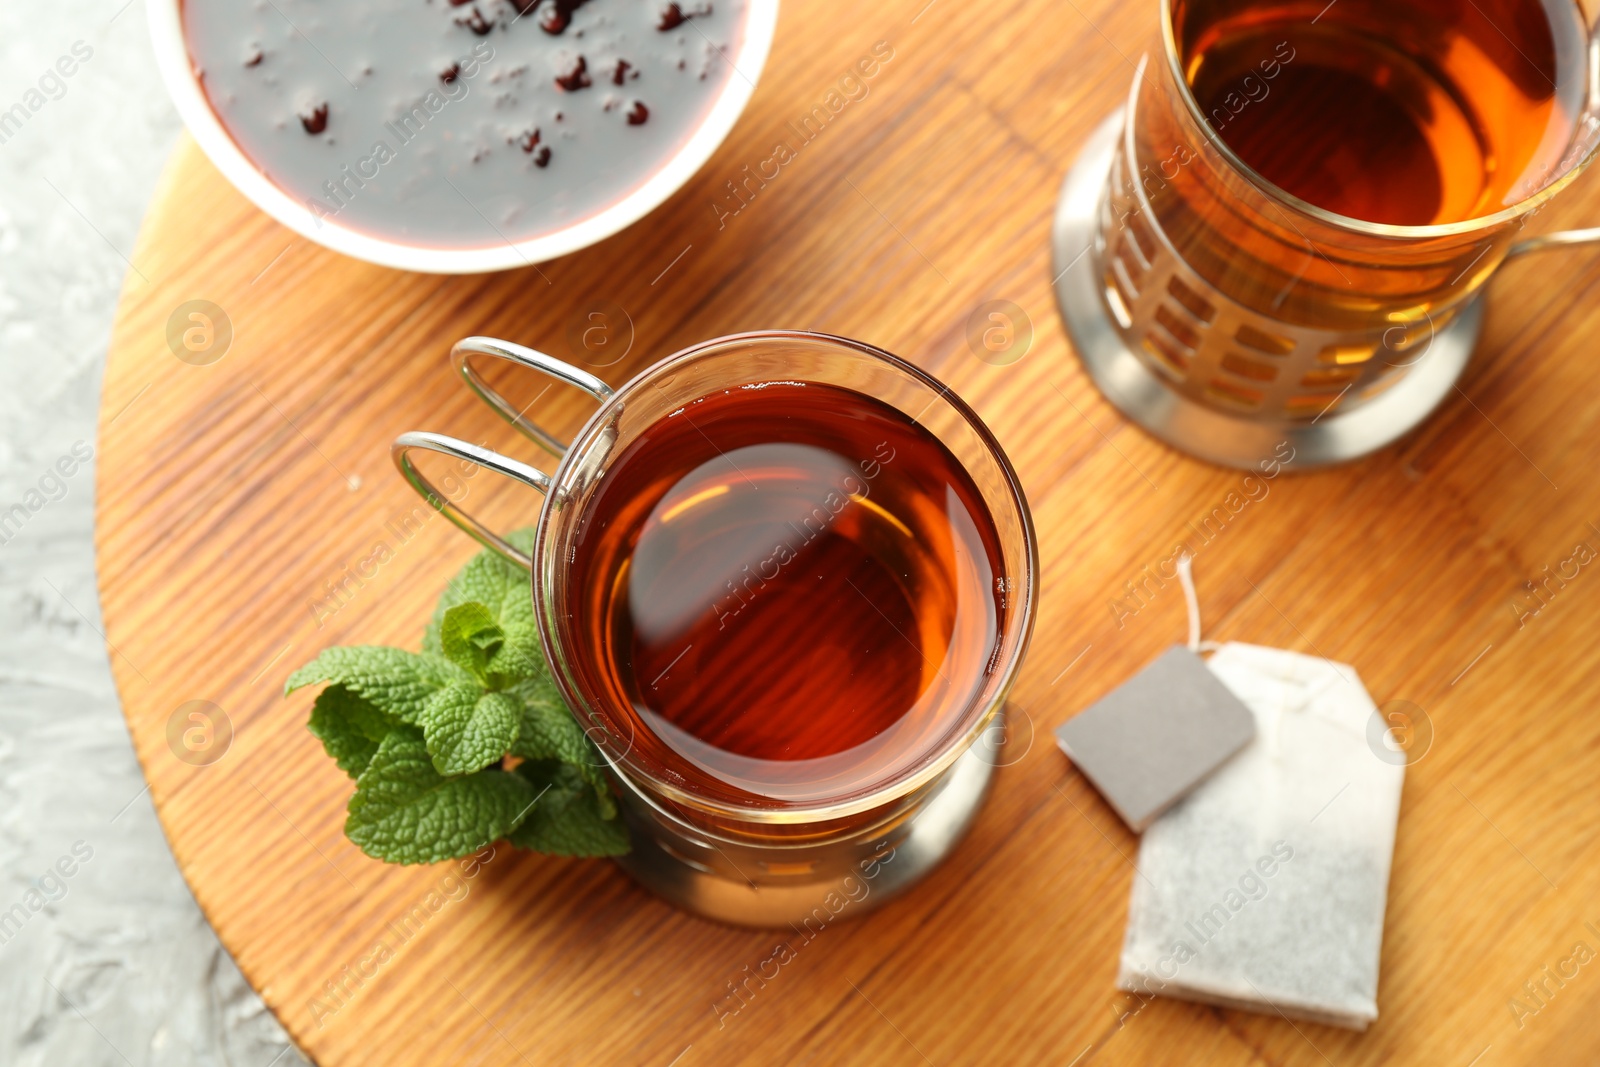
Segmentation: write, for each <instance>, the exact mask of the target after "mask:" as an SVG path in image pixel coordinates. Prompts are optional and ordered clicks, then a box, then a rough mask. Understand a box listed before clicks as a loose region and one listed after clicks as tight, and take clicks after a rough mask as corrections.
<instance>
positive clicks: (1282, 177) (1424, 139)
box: [1172, 0, 1588, 226]
mask: <svg viewBox="0 0 1600 1067" xmlns="http://www.w3.org/2000/svg"><path fill="white" fill-rule="evenodd" d="M1318 2H1319V3H1323V4H1325V5H1326V6H1325V7H1322V8H1321V9H1320V10H1318V9H1317V5H1316V4H1310V5H1308V4H1306V3H1299V2H1293V0H1284V2H1281V3H1267V4H1251V5H1248V6H1246V5H1241V4H1238V3H1229V2H1227V0H1177V2H1176V3H1174V5H1173V10H1172V19H1173V27H1174V30H1175V32H1176V33H1177V35H1178V51H1179V56H1180V58H1181V62H1182V66H1183V73H1184V77H1185V80H1186V81H1187V82H1188V85H1189V87H1190V89H1191V91H1192V92H1193V93H1194V97H1195V100H1196V102H1197V103H1198V104H1199V106H1200V110H1201V112H1202V113H1204V114H1205V115H1206V117H1207V120H1208V122H1209V123H1210V125H1211V127H1212V129H1213V130H1215V131H1216V132H1217V133H1218V134H1219V135H1220V136H1221V138H1222V141H1223V143H1225V144H1226V145H1227V146H1228V147H1229V148H1231V149H1232V150H1233V151H1234V152H1235V153H1236V154H1237V155H1238V156H1239V158H1240V159H1241V160H1243V161H1244V162H1245V164H1247V165H1248V166H1249V167H1250V168H1252V169H1253V170H1254V171H1255V172H1256V173H1257V174H1259V175H1260V176H1261V177H1263V178H1265V179H1266V180H1267V181H1269V182H1272V183H1273V184H1274V185H1277V186H1278V187H1279V188H1281V189H1283V190H1284V191H1286V192H1288V193H1290V194H1292V195H1293V196H1295V197H1298V198H1299V199H1301V200H1304V201H1306V202H1308V203H1311V204H1314V205H1316V206H1317V207H1320V208H1324V209H1326V210H1328V211H1331V212H1334V213H1335V214H1338V215H1344V216H1347V217H1349V218H1353V219H1361V220H1364V221H1366V222H1377V223H1387V224H1391V225H1396V226H1428V225H1435V224H1440V223H1452V222H1461V221H1463V220H1466V219H1472V218H1478V217H1481V216H1484V215H1490V214H1493V213H1494V212H1496V211H1500V210H1501V209H1503V208H1505V207H1506V206H1508V205H1510V204H1514V203H1516V202H1517V201H1519V200H1522V199H1524V198H1525V197H1526V196H1528V195H1529V194H1530V193H1531V192H1533V191H1535V190H1537V189H1538V188H1539V187H1541V186H1542V185H1543V184H1544V183H1545V182H1547V181H1548V180H1549V179H1550V178H1552V177H1554V176H1555V175H1556V174H1557V173H1559V171H1560V162H1561V160H1562V158H1563V156H1564V155H1565V154H1566V152H1567V150H1568V148H1569V147H1570V145H1571V143H1572V139H1573V133H1574V131H1575V129H1576V126H1577V121H1578V116H1579V112H1580V111H1581V109H1582V107H1583V104H1584V96H1585V92H1586V90H1587V78H1586V70H1587V50H1588V37H1587V33H1586V31H1585V26H1584V20H1583V15H1582V12H1581V11H1580V10H1579V9H1578V7H1577V5H1576V4H1575V3H1574V2H1572V0H1383V2H1381V3H1378V2H1373V0H1335V2H1333V3H1326V0H1318ZM1269 73H1270V74H1271V77H1268V74H1269Z"/></svg>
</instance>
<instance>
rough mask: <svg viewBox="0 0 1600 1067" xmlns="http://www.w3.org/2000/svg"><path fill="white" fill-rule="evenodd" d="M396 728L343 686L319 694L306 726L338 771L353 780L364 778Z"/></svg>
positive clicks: (379, 712)
mask: <svg viewBox="0 0 1600 1067" xmlns="http://www.w3.org/2000/svg"><path fill="white" fill-rule="evenodd" d="M394 726H395V720H394V719H391V718H390V717H389V716H387V715H385V714H384V713H383V712H381V711H379V710H378V709H377V708H376V707H374V706H373V705H372V704H371V703H369V702H368V701H366V700H363V699H362V698H361V697H359V696H357V695H356V694H354V693H352V692H350V690H348V689H346V688H345V687H344V686H342V685H330V686H328V687H327V688H326V689H324V690H323V691H322V692H320V693H318V694H317V702H316V703H315V704H313V705H312V706H311V721H310V722H308V723H307V724H306V728H307V729H308V730H310V731H311V733H312V734H313V735H314V736H316V737H317V738H318V739H319V740H321V741H322V747H323V748H324V749H325V750H327V753H328V755H330V756H332V757H333V760H334V762H335V763H337V764H338V765H339V769H340V770H342V771H344V773H346V774H348V775H349V776H350V777H352V778H359V777H361V772H362V771H364V770H366V769H367V764H368V763H370V762H372V757H373V755H374V754H376V753H377V751H378V743H379V742H380V741H382V740H383V739H384V738H385V737H388V736H389V731H390V730H392V729H394Z"/></svg>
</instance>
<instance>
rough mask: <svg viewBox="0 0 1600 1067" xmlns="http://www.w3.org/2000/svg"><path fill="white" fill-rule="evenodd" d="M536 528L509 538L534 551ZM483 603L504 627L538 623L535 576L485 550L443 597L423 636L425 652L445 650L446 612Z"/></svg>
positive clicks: (447, 587)
mask: <svg viewBox="0 0 1600 1067" xmlns="http://www.w3.org/2000/svg"><path fill="white" fill-rule="evenodd" d="M534 537H535V531H533V530H515V531H513V532H511V533H509V534H507V535H506V540H507V541H509V542H511V544H512V545H514V546H516V547H517V548H519V549H521V550H522V551H524V552H527V553H530V554H531V553H532V552H533V541H534ZM474 602H476V603H479V604H482V605H483V606H484V607H486V608H488V609H489V614H490V615H491V616H493V618H494V621H495V622H497V623H499V624H500V626H501V627H502V628H509V627H511V626H514V625H520V624H526V625H528V626H530V627H531V626H533V625H534V618H533V587H532V578H531V576H530V575H529V574H528V572H527V571H525V570H523V569H522V568H521V567H518V566H517V565H516V564H514V563H512V562H510V561H509V560H505V559H502V558H501V557H500V555H499V554H498V553H495V552H492V551H490V550H489V549H484V550H483V551H482V552H479V553H478V554H477V555H476V556H474V557H472V560H471V561H470V562H469V563H468V564H467V565H466V566H465V567H463V568H462V569H461V571H460V573H458V574H457V575H456V576H455V577H454V578H452V579H450V584H449V585H447V586H445V590H444V594H443V595H442V596H440V597H439V606H438V607H437V608H435V609H434V612H433V621H431V622H430V623H428V628H427V631H426V632H425V633H424V634H423V637H422V649H423V651H424V652H438V653H442V652H443V651H444V648H443V644H442V643H441V640H440V637H441V634H440V631H441V629H442V628H443V625H444V617H445V614H446V613H447V612H448V611H449V610H450V609H451V608H453V607H455V606H456V605H458V604H468V603H474Z"/></svg>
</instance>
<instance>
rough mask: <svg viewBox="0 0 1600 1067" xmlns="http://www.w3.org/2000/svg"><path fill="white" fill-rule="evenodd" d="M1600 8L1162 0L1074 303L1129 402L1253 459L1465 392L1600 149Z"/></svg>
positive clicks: (1100, 171) (1076, 238)
mask: <svg viewBox="0 0 1600 1067" xmlns="http://www.w3.org/2000/svg"><path fill="white" fill-rule="evenodd" d="M1594 22H1595V6H1594V5H1593V4H1592V3H1591V4H1588V5H1587V6H1580V5H1578V4H1577V3H1575V2H1573V0H1333V2H1331V3H1330V2H1327V0H1315V2H1312V3H1309V4H1306V3H1298V2H1291V0H1162V3H1161V27H1160V29H1161V36H1160V41H1159V44H1158V46H1157V47H1156V48H1154V49H1153V50H1152V51H1151V53H1150V54H1149V55H1148V56H1146V57H1145V58H1144V59H1143V60H1142V61H1141V62H1140V63H1139V65H1138V70H1137V73H1136V74H1135V76H1134V80H1133V87H1132V91H1131V92H1130V93H1129V97H1128V103H1127V106H1126V108H1125V109H1124V111H1123V112H1122V113H1120V114H1119V115H1117V116H1113V117H1112V118H1111V119H1110V120H1108V121H1107V123H1106V124H1105V125H1103V126H1102V127H1101V128H1100V130H1099V131H1098V132H1096V133H1095V134H1094V136H1093V137H1092V138H1091V140H1090V142H1089V144H1088V145H1087V146H1086V147H1085V149H1084V152H1083V154H1082V156H1081V157H1080V159H1079V161H1078V162H1077V163H1076V164H1075V165H1074V168H1073V170H1072V172H1071V173H1070V174H1069V175H1068V177H1067V180H1066V183H1065V185H1064V186H1063V189H1062V195H1061V201H1060V205H1059V208H1058V212H1057V217H1056V227H1055V233H1054V251H1055V260H1056V265H1055V268H1054V269H1055V271H1056V272H1057V275H1056V289H1057V296H1058V299H1059V301H1060V303H1061V308H1062V312H1063V317H1064V318H1065V320H1066V323H1067V326H1068V329H1069V331H1070V333H1071V335H1072V337H1073V341H1074V345H1075V347H1076V348H1077V350H1078V353H1079V355H1080V357H1081V358H1082V359H1083V361H1084V363H1085V365H1086V367H1087V369H1088V370H1089V372H1090V375H1091V376H1092V377H1093V378H1094V380H1095V382H1096V383H1097V384H1098V385H1099V387H1100V388H1101V390H1102V391H1103V392H1104V393H1105V394H1106V395H1107V397H1108V398H1109V399H1110V400H1111V401H1112V402H1113V403H1115V404H1116V405H1117V406H1118V407H1119V408H1120V409H1122V411H1123V412H1124V413H1125V414H1127V415H1128V416H1129V417H1131V418H1133V419H1134V420H1135V421H1136V422H1139V423H1140V424H1141V425H1143V426H1144V427H1145V428H1146V429H1148V430H1150V431H1151V432H1152V433H1154V434H1155V435H1156V436H1158V437H1161V438H1163V439H1164V440H1166V441H1168V442H1169V443H1171V444H1174V445H1176V446H1177V447H1179V448H1182V449H1184V450H1186V451H1189V452H1192V453H1194V454H1196V455H1199V456H1200V457H1202V458H1205V459H1209V460H1212V461H1214V462H1220V463H1226V464H1230V465H1234V466H1241V467H1251V466H1255V465H1256V464H1258V463H1260V462H1263V461H1268V462H1271V461H1274V460H1276V461H1282V462H1292V463H1293V464H1294V465H1299V466H1313V465H1317V464H1322V463H1329V462H1336V461H1340V460H1346V459H1350V458H1353V457H1355V456H1358V455H1362V454H1364V453H1366V452H1370V451H1372V450H1374V449H1376V448H1380V447H1382V446H1384V445H1386V444H1388V443H1390V442H1391V441H1393V440H1395V439H1396V438H1398V437H1399V436H1401V435H1402V434H1404V433H1405V432H1407V431H1408V430H1410V429H1412V428H1413V427H1415V426H1416V425H1417V424H1418V423H1419V422H1420V421H1422V420H1423V419H1424V418H1426V417H1427V415H1428V414H1429V413H1430V412H1431V411H1432V410H1433V409H1434V408H1435V407H1436V406H1437V405H1438V403H1439V402H1440V401H1441V400H1442V399H1443V398H1444V397H1445V396H1446V395H1448V393H1449V392H1450V391H1451V390H1452V388H1453V387H1454V385H1455V382H1456V380H1457V378H1458V377H1459V376H1460V374H1461V372H1462V370H1463V369H1464V367H1465V365H1466V363H1467V360H1468V357H1469V356H1470V355H1471V353H1472V350H1473V347H1474V344H1475V343H1476V340H1477V337H1478V333H1479V328H1480V323H1481V305H1480V303H1479V302H1477V299H1476V298H1477V297H1478V296H1479V295H1480V293H1481V291H1482V288H1483V286H1484V284H1485V282H1487V280H1488V279H1489V277H1490V276H1491V275H1492V274H1493V273H1494V272H1495V270H1496V269H1497V268H1498V267H1499V266H1500V264H1501V263H1503V262H1504V261H1505V260H1506V259H1508V258H1510V257H1513V256H1518V255H1522V254H1524V253H1527V252H1530V251H1534V250H1538V249H1544V248H1552V247H1558V246H1562V245H1571V244H1575V243H1581V242H1587V241H1594V240H1600V229H1592V230H1579V231H1571V232H1567V233H1562V234H1553V235H1547V236H1543V237H1536V238H1532V239H1522V240H1519V235H1520V234H1521V232H1522V230H1523V227H1524V226H1526V225H1527V223H1528V222H1529V221H1530V220H1531V219H1532V218H1533V217H1534V216H1535V215H1536V214H1537V213H1538V211H1539V209H1540V208H1542V207H1543V206H1544V205H1545V204H1547V203H1548V202H1549V201H1550V199H1551V198H1552V197H1554V196H1556V195H1557V194H1558V193H1559V192H1560V191H1561V190H1562V189H1564V188H1566V187H1567V186H1568V185H1569V184H1571V183H1572V181H1573V179H1574V178H1575V177H1576V176H1577V174H1578V172H1579V171H1580V170H1581V169H1582V168H1583V167H1584V166H1586V165H1587V164H1588V162H1589V161H1590V160H1591V159H1592V158H1593V155H1594V150H1595V147H1596V145H1597V143H1600V136H1597V134H1600V117H1597V116H1600V95H1597V94H1600V89H1597V88H1596V80H1595V79H1596V78H1597V76H1600V71H1597V69H1596V53H1595V45H1594V40H1593V36H1592V31H1593V28H1594Z"/></svg>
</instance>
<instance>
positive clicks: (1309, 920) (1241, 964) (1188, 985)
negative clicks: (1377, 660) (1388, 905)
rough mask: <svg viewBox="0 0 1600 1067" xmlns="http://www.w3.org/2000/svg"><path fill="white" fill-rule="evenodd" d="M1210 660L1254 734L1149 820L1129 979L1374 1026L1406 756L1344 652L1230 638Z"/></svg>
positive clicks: (1130, 937)
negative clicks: (1322, 655)
mask: <svg viewBox="0 0 1600 1067" xmlns="http://www.w3.org/2000/svg"><path fill="white" fill-rule="evenodd" d="M1206 667H1207V668H1208V669H1209V671H1210V672H1211V673H1212V674H1213V675H1214V676H1215V677H1216V678H1217V679H1218V680H1219V681H1221V682H1222V683H1223V684H1224V685H1226V686H1227V687H1228V689H1230V690H1231V691H1232V692H1233V693H1235V694H1236V695H1237V696H1238V697H1239V698H1240V699H1241V700H1242V701H1243V702H1244V704H1245V705H1246V706H1247V707H1248V708H1249V710H1250V713H1251V715H1252V716H1253V718H1254V721H1255V737H1254V739H1253V740H1251V741H1250V742H1249V743H1248V744H1247V745H1246V746H1245V747H1244V748H1243V749H1242V750H1241V751H1240V752H1239V753H1238V754H1237V755H1235V756H1234V757H1233V758H1232V759H1231V760H1229V761H1228V762H1227V763H1226V764H1224V765H1223V766H1222V767H1221V768H1220V769H1219V770H1218V771H1217V772H1216V773H1215V774H1214V775H1212V776H1211V777H1209V778H1207V779H1206V780H1205V781H1204V782H1202V783H1201V784H1200V785H1199V786H1197V787H1196V788H1195V789H1194V790H1193V791H1192V792H1191V793H1189V795H1188V796H1186V797H1185V798H1184V799H1182V800H1181V801H1179V802H1178V803H1177V804H1175V805H1174V806H1173V807H1172V808H1171V809H1170V810H1169V811H1168V812H1167V813H1166V814H1165V815H1163V816H1161V817H1160V818H1159V819H1157V820H1156V821H1155V822H1154V823H1152V824H1151V825H1150V827H1149V828H1148V829H1147V830H1146V831H1145V833H1144V836H1143V839H1142V840H1141V842H1140V846H1139V859H1138V874H1137V876H1136V877H1135V878H1134V880H1133V895H1132V899H1131V901H1130V903H1129V908H1128V928H1127V934H1126V936H1125V938H1124V943H1123V948H1122V964H1121V969H1120V971H1119V974H1118V977H1117V985H1118V986H1119V988H1122V989H1125V990H1128V991H1131V992H1134V993H1137V994H1140V995H1149V994H1155V993H1161V994H1165V995H1167V996H1174V997H1181V998H1184V999H1188V1000H1197V1001H1203V1002H1206V1003H1211V1004H1218V1005H1222V1006H1225V1007H1234V1008H1245V1009H1249V1010H1252V1011H1261V1012H1266V1013H1268V1014H1281V1015H1284V1016H1294V1017H1298V1018H1304V1019H1310V1020H1313V1021H1316V1022H1322V1023H1327V1024H1330V1025H1335V1026H1345V1027H1349V1028H1352V1029H1357V1030H1361V1029H1365V1028H1366V1026H1367V1024H1368V1023H1369V1022H1370V1021H1371V1020H1373V1019H1375V1018H1376V1017H1377V1014H1378V1009H1377V989H1378V955H1379V949H1380V946H1381V943H1382V940H1383V915H1384V906H1385V901H1386V898H1387V895H1388V884H1389V864H1390V859H1391V856H1392V854H1393V850H1394V836H1395V823H1396V821H1397V819H1398V816H1399V811H1400V789H1401V784H1402V782H1403V780H1404V777H1405V767H1404V762H1403V760H1402V759H1396V758H1393V756H1392V754H1389V753H1387V752H1386V753H1385V755H1383V756H1380V755H1379V754H1378V753H1377V752H1376V751H1375V750H1374V749H1373V748H1372V747H1369V742H1368V733H1367V728H1368V725H1369V722H1370V720H1372V719H1373V717H1374V716H1376V715H1377V714H1378V711H1377V708H1376V707H1375V706H1374V704H1373V702H1372V699H1371V697H1369V696H1368V694H1367V691H1366V689H1365V688H1364V687H1363V686H1362V683H1361V679H1360V677H1359V676H1358V675H1357V674H1356V672H1355V670H1354V669H1353V668H1351V667H1349V666H1347V665H1345V664H1342V663H1334V662H1332V661H1329V660H1325V659H1318V658H1316V657H1313V656H1305V655H1301V654H1299V653H1295V652H1286V651H1282V650H1278V649H1271V648H1262V647H1260V646H1257V645H1245V644H1233V643H1229V644H1225V645H1223V646H1221V648H1220V649H1219V650H1218V651H1217V652H1216V653H1215V655H1213V656H1212V657H1211V659H1210V660H1209V661H1208V662H1207V663H1206ZM1386 756H1388V758H1385V757H1386Z"/></svg>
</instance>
